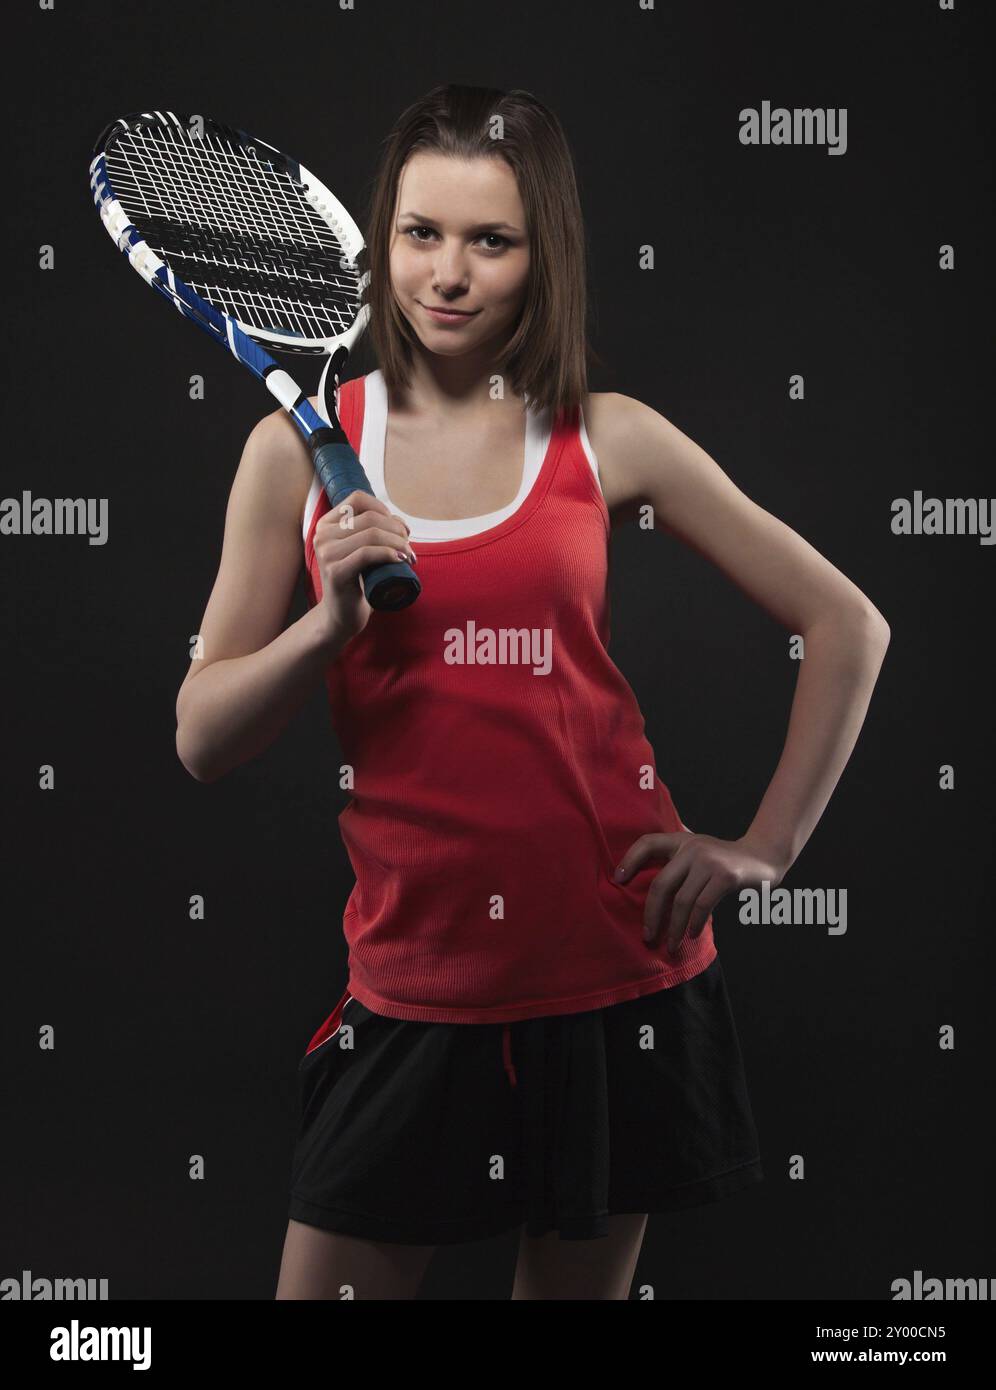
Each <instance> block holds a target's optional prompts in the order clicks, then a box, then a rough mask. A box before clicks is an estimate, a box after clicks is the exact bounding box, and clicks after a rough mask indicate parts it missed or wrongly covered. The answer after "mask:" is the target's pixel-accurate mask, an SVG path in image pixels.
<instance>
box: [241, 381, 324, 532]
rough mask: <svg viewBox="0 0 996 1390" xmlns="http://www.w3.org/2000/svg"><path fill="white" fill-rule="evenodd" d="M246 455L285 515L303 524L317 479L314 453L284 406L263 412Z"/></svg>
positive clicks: (250, 437) (300, 524)
mask: <svg viewBox="0 0 996 1390" xmlns="http://www.w3.org/2000/svg"><path fill="white" fill-rule="evenodd" d="M249 440H250V442H251V444H252V446H253V447H252V449H251V450H250V449H249V448H248V447H247V455H251V456H252V457H254V458H255V460H256V466H257V467H258V468H259V470H260V471H261V473H263V474H264V475H265V486H266V489H267V492H268V493H269V495H270V497H271V498H272V500H273V503H274V505H275V507H276V508H277V509H278V510H279V512H280V513H281V514H282V515H287V516H293V517H294V518H296V520H297V523H298V525H299V526H303V524H304V509H305V505H306V503H307V500H308V493H309V492H310V490H311V484H312V482H313V481H314V477H315V471H314V468H313V466H312V463H311V456H310V455H309V453H308V449H307V446H306V445H305V442H304V440H303V439H302V437H301V434H300V431H299V430H298V429H297V426H296V425H295V424H294V422H293V421H292V420H291V418H290V416H289V415H288V414H287V412H286V410H284V409H283V407H282V406H280V407H278V408H277V409H276V410H273V411H271V412H270V414H269V415H264V416H263V418H262V419H261V420H259V421H258V422H257V424H256V425H255V426H254V427H253V430H252V433H251V435H250V436H249Z"/></svg>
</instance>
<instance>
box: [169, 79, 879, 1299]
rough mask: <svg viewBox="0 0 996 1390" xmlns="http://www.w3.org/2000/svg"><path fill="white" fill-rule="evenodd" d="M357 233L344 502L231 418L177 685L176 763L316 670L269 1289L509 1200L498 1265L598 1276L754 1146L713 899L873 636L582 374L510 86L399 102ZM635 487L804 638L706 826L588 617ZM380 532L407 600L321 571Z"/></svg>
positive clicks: (855, 614)
mask: <svg viewBox="0 0 996 1390" xmlns="http://www.w3.org/2000/svg"><path fill="white" fill-rule="evenodd" d="M366 235H367V245H368V251H367V253H366V254H367V256H368V265H369V268H370V271H371V282H370V289H369V301H370V304H371V311H372V312H371V325H370V340H371V343H372V346H373V347H374V349H375V351H376V353H377V359H378V361H379V363H380V366H379V368H378V369H377V370H376V371H373V372H371V373H369V374H368V375H367V376H365V377H360V378H357V379H354V380H352V381H350V382H347V383H345V384H344V385H343V387H342V389H341V391H340V415H341V417H342V420H343V425H344V428H345V430H346V432H347V434H348V435H349V437H350V439H351V441H352V443H353V445H354V447H355V448H356V449H357V450H358V451H359V452H360V456H361V460H362V462H363V464H364V467H365V468H366V471H367V474H368V476H369V478H370V481H371V484H372V486H373V487H374V489H375V492H376V494H377V495H376V497H370V496H369V495H367V494H365V493H356V494H354V495H353V496H352V497H351V498H350V499H349V502H348V504H347V505H346V506H345V507H344V508H337V509H336V512H335V513H332V512H331V511H330V510H329V507H328V501H327V498H326V497H325V494H324V492H323V491H322V490H321V488H320V487H319V485H318V483H317V481H316V479H315V478H314V475H313V473H312V470H311V466H310V462H309V459H308V456H307V454H306V451H305V450H304V448H303V446H302V444H301V442H300V440H299V438H298V436H297V434H296V432H295V430H294V429H293V427H292V425H291V423H290V421H289V420H288V419H287V417H286V415H285V414H284V412H283V411H279V410H278V411H275V412H274V413H273V414H271V415H268V416H267V417H266V418H265V419H263V420H261V421H260V423H259V424H258V425H257V426H256V427H255V429H254V430H253V431H252V433H251V434H250V436H249V439H248V442H247V444H246V447H245V452H244V454H243V457H242V460H241V463H240V465H239V469H238V474H237V476H236V479H235V483H234V485H233V489H232V494H231V500H230V503H229V509H228V515H227V519H226V528H225V540H224V547H223V552H222V557H221V566H220V570H219V573H218V577H217V580H216V583H215V586H214V589H213V591H212V594H211V598H210V601H209V603H208V607H207V611H206V613H205V615H204V620H203V623H202V625H201V633H202V637H203V642H204V655H203V657H202V658H201V659H200V660H195V661H194V662H193V663H192V665H191V668H190V671H189V672H188V675H187V677H186V679H185V681H184V683H183V687H182V689H181V691H180V695H179V698H178V702H177V723H178V727H177V750H178V753H179V756H180V758H181V759H182V761H183V763H184V765H185V766H186V767H187V768H188V770H189V771H190V772H191V773H192V775H193V776H195V777H197V778H198V779H199V780H201V781H213V780H215V779H216V778H217V777H220V776H222V775H223V774H224V773H225V772H227V771H228V770H230V769H231V768H233V767H236V766H238V765H239V764H240V763H243V762H245V761H246V760H247V759H249V758H252V757H253V756H255V755H256V754H257V753H259V752H260V751H261V750H262V749H264V748H265V747H266V746H267V745H269V744H270V743H271V742H272V741H273V739H274V738H275V737H276V735H277V734H278V733H279V732H280V730H281V729H282V728H284V727H285V725H286V724H287V722H288V721H289V720H290V719H291V718H292V716H293V715H294V714H295V712H296V711H297V710H298V709H299V708H300V707H301V705H302V703H303V702H304V701H305V700H306V699H307V698H308V696H309V695H310V694H311V693H312V692H313V691H314V689H315V687H316V685H317V684H319V683H320V682H322V681H325V682H326V684H327V687H328V695H329V699H330V703H331V710H332V717H333V723H334V726H335V729H336V732H337V734H338V736H339V740H340V743H341V746H342V752H343V761H344V764H345V766H346V768H347V769H348V770H349V776H350V777H351V779H352V780H351V781H348V782H347V783H346V785H348V786H349V788H350V790H351V793H352V799H351V800H350V802H349V805H348V806H347V807H346V809H345V811H344V812H343V813H342V816H341V818H340V826H341V830H342V834H343V839H344V841H345V844H346V847H347V850H348V852H349V856H350V860H351V863H352V866H353V869H354V871H355V874H356V884H355V887H354V889H353V891H352V894H351V895H350V899H349V903H348V905H347V908H346V913H345V917H344V923H343V928H344V933H345V936H346V939H347V942H348V945H349V979H348V987H347V988H346V990H345V993H344V994H343V996H342V998H341V999H340V1000H339V1002H338V1004H337V1005H336V1008H335V1009H334V1010H333V1012H332V1014H331V1016H330V1017H329V1018H328V1019H327V1020H326V1022H325V1023H324V1024H323V1025H322V1027H321V1028H320V1029H319V1030H318V1032H317V1033H316V1034H315V1036H314V1037H313V1039H312V1041H311V1044H310V1045H309V1047H308V1050H307V1052H306V1054H305V1056H304V1058H303V1059H302V1061H301V1064H300V1086H301V1092H300V1096H301V1106H302V1124H301V1130H300V1134H299V1137H298V1142H297V1147H296V1150H295V1154H294V1164H293V1179H292V1189H291V1201H290V1217H291V1219H290V1221H289V1224H288V1230H287V1237H286V1242H285V1246H284V1256H283V1262H282V1267H281V1270H280V1277H279V1283H278V1287H277V1297H278V1298H339V1297H341V1296H342V1292H341V1291H342V1289H343V1287H344V1286H348V1287H350V1288H351V1289H352V1290H353V1292H354V1294H355V1296H356V1297H358V1298H411V1297H413V1296H414V1295H415V1292H416V1290H417V1287H418V1283H419V1280H420V1278H421V1276H422V1272H423V1271H424V1269H425V1266H426V1262H427V1261H428V1259H429V1257H430V1255H431V1253H432V1251H433V1250H434V1249H435V1247H436V1246H437V1245H439V1244H444V1243H452V1242H455V1241H464V1240H474V1239H480V1238H483V1237H486V1236H489V1235H491V1234H496V1233H498V1232H500V1231H507V1230H512V1229H519V1230H520V1233H521V1234H520V1245H519V1259H518V1265H517V1269H516V1276H515V1283H514V1288H513V1291H512V1297H513V1298H605V1299H623V1298H627V1297H628V1295H629V1289H630V1283H631V1281H632V1278H633V1274H634V1270H635V1267H636V1261H637V1257H638V1255H639V1251H640V1246H641V1242H642V1239H643V1233H644V1229H645V1225H646V1221H647V1216H648V1214H649V1213H650V1212H651V1211H663V1210H669V1209H674V1208H678V1207H682V1206H691V1205H695V1204H699V1203H703V1202H711V1201H715V1200H718V1199H719V1198H722V1197H724V1196H726V1195H727V1194H729V1193H732V1192H735V1191H737V1190H739V1189H741V1188H743V1187H744V1186H746V1185H748V1184H750V1183H755V1182H757V1181H758V1180H760V1179H761V1177H762V1171H761V1164H760V1159H759V1153H758V1141H757V1134H756V1131H755V1128H754V1122H753V1118H752V1115H751V1109H750V1102H749V1099H748V1095H747V1088H746V1084H745V1078H744V1071H743V1064H742V1060H741V1056H740V1050H739V1045H738V1041H737V1034H736V1029H735V1026H734V1022H733V1018H732V1014H731V1011H730V1005H729V1000H728V997H727V992H726V986H725V983H724V980H723V975H722V971H721V969H720V963H719V958H718V955H717V951H716V946H715V943H714V940H713V934H712V913H713V911H714V909H715V907H716V905H717V903H718V902H719V901H720V900H721V899H722V898H723V897H725V896H726V895H727V894H730V893H732V892H735V891H737V890H739V889H742V888H746V887H756V886H759V885H760V884H762V883H763V882H764V881H765V880H767V881H768V882H769V883H771V884H772V885H777V884H778V883H780V882H781V880H782V878H783V877H784V875H785V873H786V872H787V870H788V868H789V867H790V865H791V864H792V863H793V861H794V860H795V858H796V856H797V855H798V854H799V852H800V850H801V849H802V847H803V845H805V843H806V841H807V839H808V838H809V836H810V834H811V833H812V830H813V828H814V826H815V825H816V823H817V821H818V820H819V818H820V816H821V815H822V813H823V811H824V809H825V807H826V805H827V802H828V800H829V798H830V795H831V793H832V791H833V788H834V786H835V785H836V782H837V780H838V778H839V777H840V774H841V772H842V770H843V768H844V766H845V764H846V762H847V759H848V757H849V756H850V753H851V750H852V748H853V746H854V743H855V740H856V738H857V735H858V731H859V729H860V727H861V723H862V721H863V718H864V715H865V711H866V709H867V705H868V702H869V699H870V696H871V691H872V688H873V686H874V683H875V679H876V677H877V674H878V670H879V667H880V665H881V662H882V658H883V655H884V651H885V648H886V646H887V644H888V632H889V630H888V627H887V625H886V623H885V621H884V619H883V618H882V616H881V615H880V614H879V613H878V612H877V611H876V609H875V608H874V607H873V605H872V604H871V603H870V602H869V601H868V599H866V598H865V596H864V595H863V594H862V593H861V592H860V591H859V590H858V589H856V588H855V586H854V585H853V584H852V583H850V582H849V581H848V580H847V579H846V578H845V577H844V575H842V574H841V573H840V572H839V571H838V570H836V569H835V568H834V567H833V566H832V565H831V564H829V563H828V562H827V561H826V560H825V559H823V558H822V557H821V556H820V555H819V554H817V553H816V551H814V550H813V549H812V548H811V547H810V546H809V545H808V544H807V543H806V542H805V541H804V540H802V539H801V538H800V537H799V536H797V535H795V534H794V533H793V532H792V531H790V530H789V529H788V528H787V527H786V526H784V525H783V524H782V523H781V522H779V521H778V520H776V519H775V518H774V517H773V516H771V515H769V514H768V513H767V512H765V511H763V510H762V509H761V508H760V507H758V506H756V505H755V504H754V503H752V502H751V501H750V500H749V499H748V498H747V497H746V496H744V495H743V493H741V492H740V491H739V490H738V489H737V488H736V487H735V486H734V485H733V484H732V482H731V481H730V480H729V479H728V478H727V477H726V475H725V474H724V473H723V472H722V470H721V469H720V468H719V467H718V466H717V464H716V463H714V462H713V460H712V459H711V458H710V457H709V456H708V455H707V454H705V453H704V452H703V451H702V450H701V449H700V448H698V447H697V446H696V445H695V444H694V443H692V441H691V440H690V439H688V438H687V437H686V436H685V435H684V434H682V432H681V431H680V430H679V429H677V428H676V427H675V426H674V425H672V424H670V423H669V422H668V421H667V420H666V419H664V418H663V417H662V416H661V415H659V414H658V413H657V412H656V411H655V410H653V409H652V408H651V407H649V406H646V405H643V404H641V403H640V402H639V401H636V400H633V399H630V398H628V397H626V396H622V395H617V394H615V393H608V394H598V393H589V392H588V391H587V385H586V365H587V361H588V356H589V351H588V347H587V340H586V334H585V322H586V304H585V279H586V271H585V255H584V247H585V235H584V227H583V222H582V218H581V212H580V207H579V202H578V196H577V189H576V183H575V176H574V169H573V165H572V160H571V156H570V152H569V150H568V147H567V144H566V141H565V139H564V136H563V133H562V131H561V128H560V126H559V124H558V123H557V121H556V119H555V117H554V116H553V115H552V114H551V113H550V112H549V111H547V110H546V109H545V108H544V107H543V106H542V105H541V104H540V103H539V102H538V101H536V100H535V99H534V98H533V97H531V96H530V95H529V94H528V93H525V92H521V91H516V92H510V93H502V92H499V91H494V90H490V89H478V88H466V87H444V88H437V89H436V90H434V91H432V92H431V93H429V94H428V96H426V97H425V98H424V99H423V100H421V101H419V102H418V103H416V104H415V105H414V106H413V107H412V108H411V109H409V110H408V111H406V112H405V113H404V115H403V116H402V117H401V119H400V121H399V123H398V125H397V127H396V128H395V130H394V131H393V132H392V134H391V136H390V138H389V139H388V141H387V142H386V145H385V149H384V153H383V158H382V162H381V166H380V170H379V173H378V177H377V180H376V183H375V185H374V189H373V197H372V202H371V208H370V215H369V218H368V226H367V229H366ZM646 505H649V506H650V507H651V508H652V509H653V513H652V514H653V518H654V524H655V525H656V526H657V527H659V528H660V529H662V530H667V531H668V532H669V533H670V534H673V535H676V536H678V537H679V538H681V539H682V540H683V541H685V542H686V543H687V544H688V545H691V546H693V547H694V548H695V549H696V550H698V551H699V552H700V553H702V554H704V555H706V556H708V557H709V558H710V559H712V560H713V562H714V563H715V564H716V565H717V566H719V567H720V568H721V569H722V570H723V571H724V573H726V574H727V575H729V576H730V577H731V578H732V579H733V580H734V581H735V582H736V583H737V584H739V585H740V587H741V588H742V589H743V590H744V591H745V592H747V593H748V594H750V596H751V597H752V598H753V599H754V600H755V601H756V602H757V603H759V604H760V605H761V606H762V607H763V608H765V609H766V610H767V612H769V613H770V614H771V615H772V616H773V617H774V618H775V619H776V620H777V621H779V622H780V623H782V624H783V626H784V627H786V628H787V629H788V630H789V631H790V632H792V633H798V634H802V635H803V636H804V638H805V661H804V662H803V663H801V665H800V674H799V678H798V682H797V688H796V693H795V698H794V702H793V706H792V712H791V719H790V722H789V729H788V737H787V741H786V744H785V749H784V752H783V754H782V757H781V760H780V761H779V763H778V767H777V769H776V771H775V774H774V777H773V778H772V781H771V784H770V786H769V788H768V790H767V792H766V793H765V796H764V798H763V800H762V801H761V804H760V807H759V809H758V812H757V814H756V816H755V817H754V819H753V821H752V823H751V825H750V826H749V827H748V829H747V831H746V833H745V834H744V835H742V836H741V837H740V838H739V839H737V840H733V841H729V840H721V839H718V838H716V837H714V836H711V835H708V834H696V833H694V832H693V831H691V830H690V829H689V828H688V827H687V826H685V825H684V824H683V823H682V821H681V819H680V817H679V816H678V813H677V811H676V809H675V807H674V804H673V802H672V800H671V798H670V796H669V794H668V791H667V788H666V787H665V786H664V785H663V784H662V783H661V781H660V780H659V778H658V776H657V771H656V767H655V762H654V754H653V750H652V749H651V747H650V745H649V743H648V742H647V740H646V738H645V736H644V726H643V719H642V716H641V714H640V711H639V708H638V706H637V702H636V699H635V697H634V695H633V692H632V690H631V689H630V687H629V685H628V684H627V683H626V681H625V679H624V678H623V676H622V675H621V674H620V672H619V671H618V669H617V668H616V667H615V666H614V664H613V663H612V661H611V660H610V659H609V656H608V653H607V650H606V648H607V643H608V623H609V619H608V610H607V603H606V590H607V548H608V538H609V533H610V529H611V527H612V526H613V525H615V524H617V523H619V522H621V521H624V520H626V519H628V518H629V517H631V516H632V515H634V513H635V512H636V510H637V509H638V508H640V507H642V506H646ZM302 542H303V547H304V563H305V568H306V573H307V581H308V598H309V609H308V612H307V614H306V616H304V617H302V618H300V619H299V620H297V621H296V622H294V623H292V624H290V625H289V626H285V624H286V620H287V612H288V607H289V604H290V602H291V598H292V595H293V591H294V587H295V582H296V580H297V578H298V575H299V573H300V568H301V560H302ZM396 553H402V554H404V555H405V556H406V557H407V558H408V559H409V562H410V563H414V564H415V566H416V568H417V572H418V573H419V575H420V577H421V579H422V585H423V590H422V593H421V595H420V597H419V599H418V601H417V602H416V603H415V604H414V605H413V606H412V607H410V608H408V609H406V610H404V611H402V612H400V613H373V612H372V611H371V609H370V607H369V605H368V604H367V603H366V600H365V599H364V597H363V595H362V591H361V588H360V585H359V579H358V577H359V575H360V573H361V572H362V571H363V570H364V569H366V568H368V567H369V566H370V565H372V564H373V563H375V562H377V561H380V560H384V559H386V558H388V557H389V556H392V555H394V554H396ZM662 866H663V867H662Z"/></svg>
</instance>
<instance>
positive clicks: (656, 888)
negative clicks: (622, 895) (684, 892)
mask: <svg viewBox="0 0 996 1390" xmlns="http://www.w3.org/2000/svg"><path fill="white" fill-rule="evenodd" d="M687 874H688V865H687V863H686V862H685V861H684V860H682V859H679V858H677V857H672V859H671V861H670V863H669V864H668V866H667V868H666V869H661V871H660V873H659V874H657V875H656V877H655V878H654V880H653V882H652V883H651V885H650V887H649V888H648V889H647V899H646V902H645V903H644V904H643V939H644V941H645V942H646V943H647V944H648V945H649V946H656V944H657V941H658V938H659V937H660V934H661V929H662V927H663V926H664V924H665V923H666V922H667V921H668V920H669V919H670V916H671V911H672V903H673V900H674V895H675V894H676V893H677V892H678V890H679V889H680V888H681V885H682V884H683V883H684V881H685V878H686V876H687Z"/></svg>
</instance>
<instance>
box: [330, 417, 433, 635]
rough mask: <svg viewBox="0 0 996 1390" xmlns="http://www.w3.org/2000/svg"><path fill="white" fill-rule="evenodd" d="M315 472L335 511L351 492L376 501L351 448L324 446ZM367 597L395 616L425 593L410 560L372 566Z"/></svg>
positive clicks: (365, 581) (365, 587)
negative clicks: (368, 495) (409, 562)
mask: <svg viewBox="0 0 996 1390" xmlns="http://www.w3.org/2000/svg"><path fill="white" fill-rule="evenodd" d="M311 457H312V460H313V462H314V465H315V472H316V473H317V474H318V477H319V480H320V482H321V484H322V487H323V488H324V489H325V492H326V495H327V496H328V499H329V504H330V505H331V506H332V507H338V505H339V503H340V502H344V501H345V500H346V498H347V497H348V496H349V494H350V493H351V492H368V493H369V494H370V496H371V497H374V496H375V495H376V494H375V493H374V490H373V488H372V487H371V486H370V483H369V481H368V480H367V475H366V473H365V472H364V471H363V465H362V464H361V463H360V461H359V459H358V458H357V457H356V454H355V453H354V452H353V449H352V447H351V446H350V445H349V444H343V443H330V444H320V445H319V446H318V447H317V448H316V449H313V450H312V455H311ZM361 579H362V581H363V594H364V597H365V598H366V601H367V603H369V605H370V607H371V608H374V609H378V610H382V611H386V612H388V613H395V612H397V611H398V610H399V609H401V608H407V607H408V605H409V604H410V603H414V602H415V600H416V599H417V598H418V596H419V594H420V593H421V592H422V585H421V584H420V583H419V581H418V579H417V578H416V575H415V571H414V570H413V569H412V567H411V565H409V564H408V562H407V561H406V560H396V561H392V562H389V563H387V564H383V565H371V567H370V568H369V569H366V570H364V571H363V573H362V575H361Z"/></svg>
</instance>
